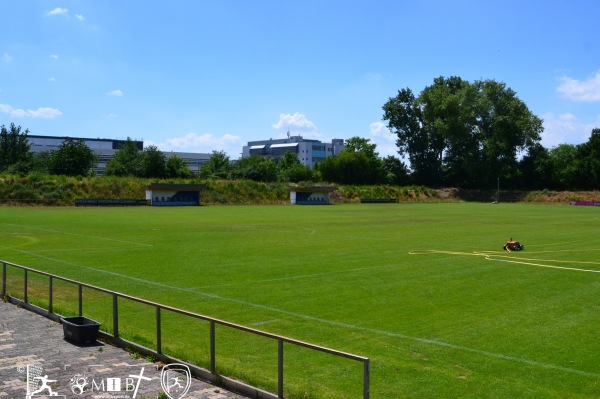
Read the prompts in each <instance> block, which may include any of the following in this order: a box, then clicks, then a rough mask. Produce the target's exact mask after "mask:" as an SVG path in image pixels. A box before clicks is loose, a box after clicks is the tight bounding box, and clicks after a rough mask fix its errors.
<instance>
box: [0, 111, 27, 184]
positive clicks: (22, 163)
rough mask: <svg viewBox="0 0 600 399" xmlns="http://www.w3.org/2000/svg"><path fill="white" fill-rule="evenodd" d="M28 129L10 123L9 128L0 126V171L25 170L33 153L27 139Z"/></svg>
mask: <svg viewBox="0 0 600 399" xmlns="http://www.w3.org/2000/svg"><path fill="white" fill-rule="evenodd" d="M28 134H29V130H28V129H25V130H24V131H22V130H21V126H16V125H15V124H14V123H11V124H10V126H9V128H8V129H7V128H6V126H4V125H2V126H1V127H0V171H10V172H27V171H28V170H29V167H30V164H31V161H32V159H33V154H32V153H31V144H29V140H28V139H27V135H28Z"/></svg>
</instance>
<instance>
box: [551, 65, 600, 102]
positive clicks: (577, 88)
mask: <svg viewBox="0 0 600 399" xmlns="http://www.w3.org/2000/svg"><path fill="white" fill-rule="evenodd" d="M560 81H561V82H562V83H561V84H560V85H559V86H558V87H557V88H556V91H558V92H559V93H561V94H562V95H563V96H565V97H566V98H568V99H569V100H573V101H587V102H594V101H600V71H598V72H596V74H595V75H594V76H591V77H589V78H588V79H586V80H581V81H580V80H577V79H573V78H570V77H568V76H564V77H562V78H560Z"/></svg>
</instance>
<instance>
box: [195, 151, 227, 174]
mask: <svg viewBox="0 0 600 399" xmlns="http://www.w3.org/2000/svg"><path fill="white" fill-rule="evenodd" d="M230 170H231V162H230V160H229V155H227V154H226V153H225V151H213V152H212V154H211V155H210V158H209V159H208V162H207V163H205V164H204V165H202V167H201V168H200V177H202V178H203V179H209V178H210V179H226V178H227V177H228V176H229V173H230Z"/></svg>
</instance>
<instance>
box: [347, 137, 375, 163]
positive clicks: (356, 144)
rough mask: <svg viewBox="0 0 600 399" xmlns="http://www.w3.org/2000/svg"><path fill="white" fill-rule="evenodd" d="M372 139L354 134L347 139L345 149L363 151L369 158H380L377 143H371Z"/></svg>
mask: <svg viewBox="0 0 600 399" xmlns="http://www.w3.org/2000/svg"><path fill="white" fill-rule="evenodd" d="M370 141H371V139H365V138H362V137H358V136H354V137H351V138H349V139H347V140H346V143H345V148H344V149H345V150H348V151H352V152H359V151H362V152H364V153H365V155H366V156H367V157H368V158H373V159H375V158H378V157H379V154H378V153H377V151H375V150H376V148H377V144H375V143H372V144H371V143H370Z"/></svg>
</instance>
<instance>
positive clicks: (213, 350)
mask: <svg viewBox="0 0 600 399" xmlns="http://www.w3.org/2000/svg"><path fill="white" fill-rule="evenodd" d="M210 372H211V373H213V374H215V373H216V372H217V359H216V346H215V322H214V320H211V321H210Z"/></svg>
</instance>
